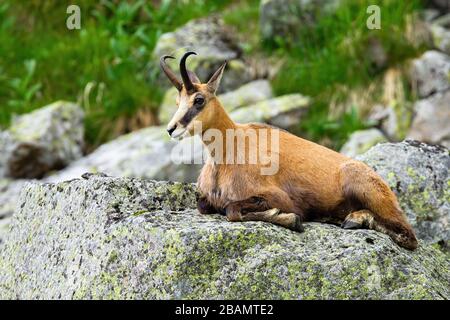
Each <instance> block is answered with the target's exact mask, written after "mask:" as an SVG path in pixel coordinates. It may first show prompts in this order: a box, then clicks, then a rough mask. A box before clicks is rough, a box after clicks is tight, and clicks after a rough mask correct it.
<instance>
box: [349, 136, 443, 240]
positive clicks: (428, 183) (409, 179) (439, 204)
mask: <svg viewBox="0 0 450 320" xmlns="http://www.w3.org/2000/svg"><path fill="white" fill-rule="evenodd" d="M357 159H358V160H361V161H363V162H365V163H367V164H368V165H369V166H371V167H372V168H373V169H375V171H376V172H377V173H378V174H379V175H380V176H381V177H383V179H384V180H385V181H386V182H387V183H388V184H389V186H390V187H391V188H392V190H393V191H394V192H395V193H396V194H397V196H398V198H399V201H400V206H401V207H402V209H403V210H404V211H405V213H406V215H407V216H408V219H409V221H410V222H411V224H412V226H413V227H414V229H415V230H416V233H417V236H418V237H419V238H420V239H423V240H425V241H426V242H428V243H438V244H440V245H442V246H443V247H444V248H445V247H447V248H448V247H449V241H450V227H449V220H450V188H449V186H450V174H449V170H450V155H449V150H448V149H446V148H444V147H439V146H432V145H428V144H425V143H421V142H418V141H408V140H407V141H404V142H401V143H383V144H378V145H376V146H375V147H373V148H372V149H370V150H369V151H368V152H366V153H365V154H363V155H361V156H358V157H357Z"/></svg>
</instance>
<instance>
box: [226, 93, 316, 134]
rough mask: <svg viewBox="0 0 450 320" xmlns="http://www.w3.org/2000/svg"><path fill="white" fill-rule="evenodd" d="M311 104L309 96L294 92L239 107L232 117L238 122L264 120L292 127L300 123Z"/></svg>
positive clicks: (286, 127)
mask: <svg viewBox="0 0 450 320" xmlns="http://www.w3.org/2000/svg"><path fill="white" fill-rule="evenodd" d="M310 105H311V99H310V98H309V97H306V96H303V95H301V94H298V93H294V94H288V95H284V96H279V97H275V98H272V99H268V100H264V101H260V102H257V103H255V104H251V105H248V106H245V107H241V108H238V109H236V110H234V111H232V112H231V113H230V117H231V119H233V120H234V121H236V122H238V123H248V122H262V123H268V124H272V125H274V126H277V127H279V128H282V129H290V128H292V127H294V126H296V125H298V124H299V123H300V120H301V117H302V116H304V115H305V114H306V113H307V112H308V110H309V107H310Z"/></svg>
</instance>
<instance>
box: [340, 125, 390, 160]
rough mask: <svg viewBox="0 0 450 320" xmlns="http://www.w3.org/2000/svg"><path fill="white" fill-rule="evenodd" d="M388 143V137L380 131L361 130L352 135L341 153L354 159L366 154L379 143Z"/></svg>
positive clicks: (373, 129)
mask: <svg viewBox="0 0 450 320" xmlns="http://www.w3.org/2000/svg"><path fill="white" fill-rule="evenodd" d="M386 141H387V139H386V137H385V136H384V135H383V133H382V132H381V131H380V130H378V129H375V128H372V129H367V130H359V131H355V132H353V133H352V134H351V135H350V137H349V139H348V141H347V142H346V143H345V144H344V145H343V146H342V148H341V151H340V152H341V153H342V154H345V155H346V156H348V157H351V158H354V157H356V156H357V155H359V154H361V153H364V152H366V151H367V150H369V149H370V148H372V147H373V146H374V145H376V144H377V143H380V142H386Z"/></svg>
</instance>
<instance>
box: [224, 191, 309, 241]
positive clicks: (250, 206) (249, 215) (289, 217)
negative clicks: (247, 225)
mask: <svg viewBox="0 0 450 320" xmlns="http://www.w3.org/2000/svg"><path fill="white" fill-rule="evenodd" d="M269 208H270V207H269V205H268V203H267V202H266V201H265V200H264V199H263V198H260V197H251V198H249V199H246V200H242V201H236V202H233V203H231V204H230V205H228V207H227V208H226V215H227V218H228V221H265V222H269V223H273V224H276V225H279V226H282V227H285V228H288V229H291V230H293V231H299V232H302V231H303V226H302V221H301V218H300V216H298V215H296V214H295V213H280V209H278V208H270V209H269Z"/></svg>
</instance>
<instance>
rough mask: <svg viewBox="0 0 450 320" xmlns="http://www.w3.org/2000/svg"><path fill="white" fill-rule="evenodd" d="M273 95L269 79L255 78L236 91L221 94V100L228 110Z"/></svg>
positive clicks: (269, 97)
mask: <svg viewBox="0 0 450 320" xmlns="http://www.w3.org/2000/svg"><path fill="white" fill-rule="evenodd" d="M272 97H273V93H272V87H271V85H270V82H269V81H267V80H255V81H252V82H249V83H247V84H245V85H243V86H241V87H239V88H238V89H236V90H234V91H231V92H227V93H224V94H221V95H219V99H220V102H221V103H222V105H223V106H224V108H225V109H226V110H227V111H228V112H230V111H233V110H234V109H237V108H240V107H243V106H247V105H250V104H254V103H257V102H260V101H264V100H267V99H271V98H272Z"/></svg>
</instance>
